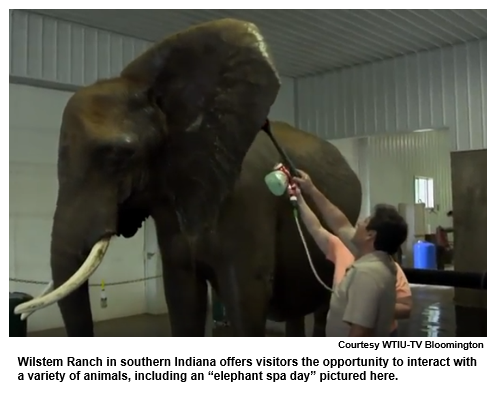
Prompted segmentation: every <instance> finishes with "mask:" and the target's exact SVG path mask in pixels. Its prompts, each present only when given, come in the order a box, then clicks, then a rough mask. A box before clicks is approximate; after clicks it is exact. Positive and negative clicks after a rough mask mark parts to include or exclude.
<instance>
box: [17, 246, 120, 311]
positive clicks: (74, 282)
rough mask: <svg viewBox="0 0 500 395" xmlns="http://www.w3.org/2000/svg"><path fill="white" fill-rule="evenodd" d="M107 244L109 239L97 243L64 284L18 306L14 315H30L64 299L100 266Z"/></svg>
mask: <svg viewBox="0 0 500 395" xmlns="http://www.w3.org/2000/svg"><path fill="white" fill-rule="evenodd" d="M109 242H110V239H103V240H100V241H98V242H97V243H96V244H95V245H94V247H93V248H92V250H91V251H90V254H89V256H88V257H87V259H86V260H85V262H84V263H83V265H82V266H80V268H79V269H78V270H77V271H76V272H75V274H73V275H72V276H71V277H70V278H69V279H68V280H67V281H66V282H65V283H64V284H62V285H61V286H60V287H58V288H56V289H54V290H53V291H52V292H49V293H48V294H46V295H43V296H41V297H38V298H35V299H32V300H30V301H29V302H26V303H22V304H20V305H19V306H17V307H16V308H15V309H14V313H16V314H23V313H24V314H26V313H32V312H35V311H37V310H40V309H43V308H45V307H47V306H50V305H51V304H54V303H56V302H58V301H59V300H61V299H64V298H65V297H66V296H68V295H69V294H70V293H71V292H73V291H74V290H76V289H77V288H78V287H80V286H81V285H82V284H83V283H84V282H85V281H87V280H88V279H89V278H90V276H91V275H92V273H94V272H95V271H96V269H97V268H98V267H99V265H100V264H101V262H102V259H103V258H104V255H105V254H106V251H107V249H108V247H109Z"/></svg>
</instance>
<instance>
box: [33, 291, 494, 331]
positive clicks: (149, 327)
mask: <svg viewBox="0 0 500 395" xmlns="http://www.w3.org/2000/svg"><path fill="white" fill-rule="evenodd" d="M412 292H413V311H412V315H411V317H410V319H408V320H403V321H401V322H400V323H399V336H405V337H407V336H415V337H453V336H460V337H464V336H471V337H481V336H486V334H487V332H486V310H485V309H472V308H464V307H457V306H455V305H454V303H453V295H454V290H453V288H449V287H431V286H414V287H412ZM311 330H312V320H311V319H310V317H308V319H307V332H308V334H309V335H310V333H311ZM267 332H268V336H283V335H284V325H283V324H278V323H273V322H269V324H268V331H267ZM328 332H329V334H330V335H331V336H345V335H346V328H345V326H344V325H343V324H341V320H340V317H339V316H338V314H337V313H336V312H334V311H332V317H330V320H329V325H328ZM95 333H96V336H99V337H166V336H170V328H169V323H168V316H167V315H149V314H143V315H137V316H132V317H125V318H118V319H114V320H109V321H102V322H97V323H96V324H95ZM213 335H214V336H230V330H229V329H228V328H217V329H216V330H215V331H214V334H213ZM29 336H37V337H38V336H41V337H60V336H65V332H64V329H63V328H59V329H51V330H47V331H41V332H32V333H30V334H29Z"/></svg>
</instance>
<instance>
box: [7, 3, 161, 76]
mask: <svg viewBox="0 0 500 395" xmlns="http://www.w3.org/2000/svg"><path fill="white" fill-rule="evenodd" d="M11 23H12V25H11V51H10V52H11V56H10V69H9V72H10V75H12V76H15V77H20V78H25V79H30V80H42V81H46V82H52V83H56V84H62V85H72V86H82V85H87V84H91V83H93V82H95V81H96V80H97V79H100V78H109V77H112V76H116V75H118V74H119V73H120V72H121V70H122V69H123V67H124V66H125V65H127V64H128V63H129V62H130V61H132V60H133V59H134V58H135V57H136V56H138V55H140V54H141V53H143V52H144V51H145V50H146V49H147V48H148V47H149V46H150V45H151V43H149V42H147V41H144V40H139V39H136V38H132V37H126V36H122V35H120V34H114V33H110V32H105V31H102V30H98V29H92V28H89V27H86V26H81V25H77V24H72V23H68V22H64V21H59V20H56V19H52V18H47V17H42V16H39V15H35V14H30V13H27V12H22V11H14V12H13V15H12V22H11Z"/></svg>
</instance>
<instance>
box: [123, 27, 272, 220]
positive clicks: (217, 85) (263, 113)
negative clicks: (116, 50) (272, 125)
mask: <svg viewBox="0 0 500 395" xmlns="http://www.w3.org/2000/svg"><path fill="white" fill-rule="evenodd" d="M121 77H122V78H126V79H130V80H134V81H135V82H138V83H141V84H144V85H145V86H147V87H148V95H149V97H150V98H151V100H152V101H154V105H155V106H157V107H159V108H160V109H161V111H162V112H163V113H164V115H165V119H166V123H167V127H166V130H167V133H168V137H167V140H168V149H167V153H166V154H167V157H166V158H165V160H166V162H168V166H167V167H166V168H165V172H164V176H165V178H164V179H165V181H166V182H168V185H169V186H170V188H171V193H172V197H174V195H175V201H176V202H177V203H176V209H177V210H178V211H181V212H182V213H180V214H182V216H183V218H184V220H185V221H186V222H187V223H191V224H192V225H194V226H196V227H198V226H199V225H203V224H202V222H204V223H206V222H207V221H208V220H210V218H208V217H209V216H210V215H209V212H211V213H217V208H218V206H219V205H220V203H221V202H222V200H223V199H225V198H226V197H227V196H228V194H229V192H230V191H231V190H232V189H233V188H234V185H235V183H236V180H237V178H238V176H239V174H240V170H241V165H242V162H243V159H244V157H245V155H246V153H247V151H248V149H249V148H250V146H251V144H252V143H253V141H254V139H255V137H256V135H257V133H258V132H259V131H260V128H261V126H262V125H263V124H264V122H265V120H266V117H267V116H268V113H269V110H270V108H271V105H272V104H273V103H274V101H275V99H276V96H277V94H278V91H279V88H280V80H279V76H278V73H277V71H276V69H275V67H274V65H273V63H272V60H271V58H270V55H269V53H268V49H267V47H266V44H265V43H264V41H263V38H262V36H261V34H260V32H259V30H258V28H257V27H256V26H255V25H253V24H251V23H248V22H243V21H238V20H233V19H222V20H217V21H213V22H208V23H205V24H202V25H198V26H195V27H193V28H190V29H188V30H186V31H183V32H181V33H178V34H176V35H173V36H171V37H168V38H167V39H165V40H164V41H162V42H159V43H158V44H156V45H154V46H153V47H152V48H150V49H149V50H148V51H147V52H146V53H144V54H143V55H142V56H140V57H139V58H137V59H136V60H134V61H133V62H132V63H130V64H129V65H128V66H127V67H126V68H125V69H124V70H123V72H122V75H121ZM207 216H208V217H207Z"/></svg>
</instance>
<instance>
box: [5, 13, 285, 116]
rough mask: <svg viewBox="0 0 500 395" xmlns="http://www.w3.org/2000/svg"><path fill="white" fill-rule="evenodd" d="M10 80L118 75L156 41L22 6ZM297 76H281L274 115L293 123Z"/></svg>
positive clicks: (70, 83)
mask: <svg viewBox="0 0 500 395" xmlns="http://www.w3.org/2000/svg"><path fill="white" fill-rule="evenodd" d="M10 17H11V18H10V23H11V25H10V31H11V35H10V46H9V51H10V63H9V66H10V67H9V73H10V76H11V80H12V82H16V83H24V84H33V85H38V86H42V87H49V88H58V89H61V88H62V89H65V90H74V89H76V88H77V87H79V86H82V85H87V84H91V83H93V82H95V81H96V80H98V79H102V78H109V77H115V76H117V75H118V74H119V73H120V72H121V70H122V69H123V67H124V66H126V65H127V64H128V63H129V62H130V61H132V60H133V59H134V58H135V57H137V56H139V55H140V54H142V53H143V52H144V51H145V50H146V49H147V48H148V47H149V46H150V45H151V44H152V43H150V42H148V41H144V40H140V39H136V38H132V37H127V36H123V35H120V34H116V33H111V32H106V31H103V30H99V29H94V28H91V27H87V26H82V25H78V24H75V23H69V22H65V21H60V20H57V19H53V18H50V17H44V16H40V15H37V14H32V13H28V12H24V11H13V12H11V13H10ZM294 89H295V88H294V80H293V79H292V78H286V77H284V78H282V86H281V90H280V93H279V96H278V98H277V99H276V102H275V104H274V106H273V107H272V109H271V113H270V118H271V119H274V120H280V121H286V122H288V123H290V124H292V125H293V124H294V123H295V112H294V107H295V100H294V93H295V91H294Z"/></svg>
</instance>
